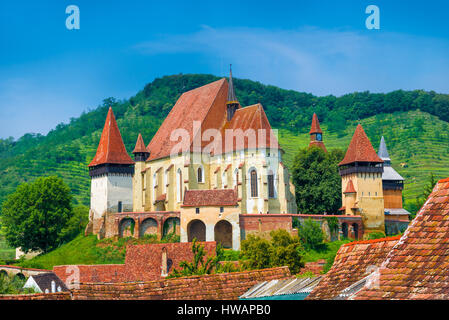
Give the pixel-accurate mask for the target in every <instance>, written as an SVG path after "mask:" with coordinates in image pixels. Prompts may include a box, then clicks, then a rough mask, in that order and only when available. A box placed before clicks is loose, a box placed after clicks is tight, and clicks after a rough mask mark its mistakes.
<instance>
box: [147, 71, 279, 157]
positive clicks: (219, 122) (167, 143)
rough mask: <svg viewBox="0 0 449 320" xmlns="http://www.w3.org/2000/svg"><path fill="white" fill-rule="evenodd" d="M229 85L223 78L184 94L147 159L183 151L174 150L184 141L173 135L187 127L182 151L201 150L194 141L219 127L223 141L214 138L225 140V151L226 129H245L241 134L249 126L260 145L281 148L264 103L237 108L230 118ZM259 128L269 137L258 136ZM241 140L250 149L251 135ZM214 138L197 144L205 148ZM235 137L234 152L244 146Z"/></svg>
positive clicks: (217, 150)
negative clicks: (195, 124)
mask: <svg viewBox="0 0 449 320" xmlns="http://www.w3.org/2000/svg"><path fill="white" fill-rule="evenodd" d="M228 86H229V85H228V82H227V81H226V79H225V78H223V79H221V80H218V81H215V82H212V83H209V84H207V85H205V86H202V87H199V88H196V89H194V90H190V91H187V92H185V93H183V94H182V95H181V97H180V98H179V99H178V101H177V102H176V104H175V105H174V106H173V108H172V110H171V111H170V113H169V114H168V116H167V118H166V119H165V120H164V122H163V123H162V125H161V127H160V128H159V130H158V131H157V132H156V134H155V135H154V137H153V139H152V140H151V142H150V144H149V145H148V146H147V150H148V152H150V157H149V158H148V160H149V161H151V160H154V159H159V158H164V157H168V156H170V153H171V152H180V151H181V150H178V148H176V149H177V150H174V149H173V147H174V146H178V147H179V145H178V143H179V142H180V141H181V138H179V139H178V140H177V141H171V140H170V136H171V134H172V132H173V131H174V130H175V129H184V130H186V132H187V133H188V135H189V139H190V141H188V142H186V144H185V145H183V146H182V149H183V150H189V151H200V150H194V147H196V146H197V143H194V141H195V139H198V137H200V133H201V134H203V133H204V131H205V130H207V129H216V130H219V132H220V133H221V134H222V139H221V141H215V140H213V142H215V143H222V146H221V147H220V148H221V151H222V152H225V146H226V142H225V140H226V135H225V130H226V129H234V130H235V129H241V130H242V132H241V133H240V134H244V133H245V131H246V130H247V129H253V130H255V131H254V133H255V136H256V141H255V142H256V146H257V147H261V146H264V145H265V146H266V147H267V148H268V147H270V146H271V147H272V148H276V149H279V148H280V147H279V145H278V141H277V139H276V137H275V136H274V133H273V131H272V129H271V126H270V123H269V121H268V118H267V116H266V114H265V112H264V110H263V107H262V105H261V104H256V105H253V106H248V107H245V108H239V109H237V110H236V112H235V114H234V116H233V118H232V120H231V121H229V122H228V121H227V116H226V101H227V92H228ZM194 121H198V122H199V123H201V132H200V131H199V129H198V127H195V128H193V122H194ZM259 129H265V133H266V136H265V137H264V138H263V139H259V136H258V131H257V130H259ZM234 133H236V132H234ZM242 139H243V140H244V148H248V137H242ZM211 140H212V139H211ZM211 140H210V141H199V142H200V143H198V147H201V148H204V147H206V146H209V145H210V144H211ZM217 140H219V139H217ZM236 140H237V139H236V138H234V141H233V149H232V151H235V150H239V149H241V148H239V146H237V145H236V144H237V143H236ZM270 143H272V145H270ZM217 146H219V144H218V145H217ZM220 148H218V147H217V148H214V149H213V152H214V153H215V154H218V153H220V152H219V151H220ZM148 160H147V161H148Z"/></svg>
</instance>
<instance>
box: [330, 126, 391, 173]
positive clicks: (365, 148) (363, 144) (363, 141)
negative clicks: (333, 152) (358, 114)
mask: <svg viewBox="0 0 449 320" xmlns="http://www.w3.org/2000/svg"><path fill="white" fill-rule="evenodd" d="M353 162H383V160H382V159H381V158H379V156H378V155H377V153H376V151H374V148H373V146H372V145H371V142H370V141H369V139H368V137H367V135H366V133H365V130H363V127H362V125H361V124H359V125H358V126H357V128H356V129H355V133H354V135H353V136H352V140H351V143H350V144H349V147H348V151H346V155H345V157H344V159H343V161H342V162H340V163H339V165H340V166H341V165H345V164H349V163H353Z"/></svg>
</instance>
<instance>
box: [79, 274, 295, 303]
mask: <svg viewBox="0 0 449 320" xmlns="http://www.w3.org/2000/svg"><path fill="white" fill-rule="evenodd" d="M159 272H160V271H159ZM290 278H292V276H291V274H290V271H289V269H288V267H276V268H270V269H261V270H249V271H243V272H230V273H218V274H206V275H199V276H189V277H182V278H171V279H159V280H153V281H145V282H140V283H135V282H134V283H129V282H128V283H95V284H94V283H87V284H84V283H82V284H80V286H79V289H75V290H73V294H72V299H73V300H117V299H118V300H139V299H145V300H238V297H239V296H241V295H242V294H244V293H245V292H247V291H248V290H249V289H250V288H251V287H253V286H254V285H256V284H257V283H259V282H262V281H270V280H283V279H290Z"/></svg>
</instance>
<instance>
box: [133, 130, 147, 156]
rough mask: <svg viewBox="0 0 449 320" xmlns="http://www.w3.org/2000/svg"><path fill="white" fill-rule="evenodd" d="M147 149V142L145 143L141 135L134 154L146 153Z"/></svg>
mask: <svg viewBox="0 0 449 320" xmlns="http://www.w3.org/2000/svg"><path fill="white" fill-rule="evenodd" d="M146 152H148V151H147V148H146V147H145V142H143V138H142V134H141V133H139V136H138V137H137V141H136V146H135V147H134V150H133V152H132V153H146Z"/></svg>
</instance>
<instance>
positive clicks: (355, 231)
mask: <svg viewBox="0 0 449 320" xmlns="http://www.w3.org/2000/svg"><path fill="white" fill-rule="evenodd" d="M352 230H353V231H354V239H355V240H358V239H359V225H358V224H357V223H353V224H352Z"/></svg>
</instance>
